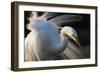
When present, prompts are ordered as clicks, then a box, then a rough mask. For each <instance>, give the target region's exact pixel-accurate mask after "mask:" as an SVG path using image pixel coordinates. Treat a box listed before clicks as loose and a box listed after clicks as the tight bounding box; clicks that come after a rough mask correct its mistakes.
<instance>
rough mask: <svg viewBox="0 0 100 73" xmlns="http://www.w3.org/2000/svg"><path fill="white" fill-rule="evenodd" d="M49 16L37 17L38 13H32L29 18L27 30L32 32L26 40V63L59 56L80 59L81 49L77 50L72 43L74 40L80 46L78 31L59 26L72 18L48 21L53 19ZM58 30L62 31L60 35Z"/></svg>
mask: <svg viewBox="0 0 100 73" xmlns="http://www.w3.org/2000/svg"><path fill="white" fill-rule="evenodd" d="M48 14H49V13H44V14H43V15H42V16H37V13H36V12H32V16H31V17H30V18H29V21H30V23H29V24H28V25H27V29H29V30H30V31H31V32H30V33H29V34H28V35H27V37H26V38H25V61H36V60H38V61H39V60H53V59H54V58H55V57H56V56H57V55H61V56H62V57H64V58H65V57H68V58H77V57H79V56H78V55H81V54H80V51H79V49H76V47H75V46H74V45H75V44H72V43H73V42H71V41H70V39H72V40H73V41H75V42H74V43H76V44H78V45H79V42H78V40H77V39H78V36H77V33H76V31H75V30H74V29H73V28H72V27H69V26H66V27H63V28H62V27H60V26H59V24H60V23H61V22H65V21H64V20H66V18H65V17H70V16H68V15H67V16H66V15H64V16H60V17H56V18H52V19H51V20H47V18H48V17H52V16H51V15H48ZM73 17H74V16H71V18H73ZM62 20H63V21H62ZM69 21H70V20H69ZM72 21H74V20H72ZM67 22H68V20H67ZM55 24H57V25H55ZM58 29H61V31H60V34H59V33H58ZM70 43H71V44H70ZM69 45H70V46H71V47H70V48H71V49H70V48H69ZM73 47H74V48H73ZM71 53H72V54H71ZM71 55H72V56H71Z"/></svg>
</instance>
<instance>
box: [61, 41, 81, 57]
mask: <svg viewBox="0 0 100 73" xmlns="http://www.w3.org/2000/svg"><path fill="white" fill-rule="evenodd" d="M61 56H62V57H63V58H64V59H81V58H82V57H83V55H82V52H81V48H80V47H78V46H77V45H76V44H75V43H74V42H72V41H70V40H69V42H68V46H67V47H66V49H65V50H64V52H62V53H61Z"/></svg>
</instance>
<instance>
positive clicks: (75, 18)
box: [49, 14, 82, 29]
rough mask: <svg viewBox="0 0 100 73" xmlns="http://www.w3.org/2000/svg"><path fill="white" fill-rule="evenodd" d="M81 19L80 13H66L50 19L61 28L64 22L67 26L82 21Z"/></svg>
mask: <svg viewBox="0 0 100 73" xmlns="http://www.w3.org/2000/svg"><path fill="white" fill-rule="evenodd" d="M81 19H82V17H81V16H80V15H69V14H65V15H59V16H56V17H53V18H51V19H50V20H49V21H50V22H52V23H53V24H54V26H55V27H56V28H58V29H61V28H62V26H64V24H66V25H65V26H67V25H70V24H75V23H78V22H80V21H81Z"/></svg>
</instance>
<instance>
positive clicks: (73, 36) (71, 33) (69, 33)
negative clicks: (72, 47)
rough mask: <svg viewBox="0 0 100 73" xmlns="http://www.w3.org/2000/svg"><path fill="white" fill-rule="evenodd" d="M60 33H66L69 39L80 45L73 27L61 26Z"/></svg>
mask: <svg viewBox="0 0 100 73" xmlns="http://www.w3.org/2000/svg"><path fill="white" fill-rule="evenodd" d="M61 33H63V34H64V35H66V36H67V37H68V38H69V39H71V40H73V41H74V42H75V43H76V44H77V45H78V46H79V47H80V43H79V40H78V36H77V32H76V31H75V29H74V28H72V27H70V26H66V27H63V28H62V30H61Z"/></svg>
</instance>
